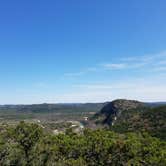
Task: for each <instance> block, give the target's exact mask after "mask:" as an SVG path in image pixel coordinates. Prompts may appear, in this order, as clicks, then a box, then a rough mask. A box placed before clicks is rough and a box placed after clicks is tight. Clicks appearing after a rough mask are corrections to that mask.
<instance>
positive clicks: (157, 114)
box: [91, 100, 166, 140]
mask: <svg viewBox="0 0 166 166" xmlns="http://www.w3.org/2000/svg"><path fill="white" fill-rule="evenodd" d="M91 120H92V122H94V123H96V125H100V126H107V127H110V128H111V129H112V130H114V131H116V132H119V133H125V132H148V133H150V134H151V135H152V136H155V137H158V138H160V139H164V140H166V105H163V104H159V106H158V104H155V105H154V104H153V106H152V105H149V104H147V103H142V102H139V101H134V100H115V101H112V102H110V103H107V104H106V105H105V106H104V107H103V108H102V109H101V111H99V112H98V113H96V114H95V115H94V116H93V117H92V119H91Z"/></svg>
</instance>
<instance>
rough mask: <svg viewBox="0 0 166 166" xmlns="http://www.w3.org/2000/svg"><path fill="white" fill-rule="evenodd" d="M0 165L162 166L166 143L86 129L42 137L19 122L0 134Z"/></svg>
mask: <svg viewBox="0 0 166 166" xmlns="http://www.w3.org/2000/svg"><path fill="white" fill-rule="evenodd" d="M0 134H1V136H0V165H2V166H10V165H16V166H28V165H30V166H45V165H46V166H54V165H55V166H100V165H101V166H107V165H108V166H110V165H111V166H148V165H150V166H165V165H166V143H165V142H164V141H161V140H159V139H157V138H154V137H151V136H149V135H148V134H146V133H142V134H140V133H137V134H135V133H127V134H117V133H114V132H112V131H108V130H96V131H92V130H88V129H87V130H85V131H84V133H83V134H82V135H77V134H74V133H72V132H71V131H67V133H66V134H59V135H56V136H55V135H52V134H48V133H47V134H45V133H44V131H43V130H42V129H41V128H40V127H39V126H38V125H36V124H26V123H24V122H21V123H20V124H19V125H17V126H16V127H7V126H6V128H4V129H1V131H0Z"/></svg>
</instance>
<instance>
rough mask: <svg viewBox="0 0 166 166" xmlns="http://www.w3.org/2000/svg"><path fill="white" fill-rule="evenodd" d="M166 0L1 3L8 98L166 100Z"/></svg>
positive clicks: (3, 99) (2, 85) (1, 82)
mask: <svg viewBox="0 0 166 166" xmlns="http://www.w3.org/2000/svg"><path fill="white" fill-rule="evenodd" d="M165 18H166V2H165V0H157V1H156V0H146V1H145V0H139V1H138V0H125V1H124V0H103V1H101V0H91V1H89V0H84V1H82V0H70V1H69V0H61V1H58V0H48V1H44V0H40V1H39V0H35V1H34V0H29V1H21V0H15V1H13V0H7V1H1V2H0V104H11V103H12V104H22V103H24V104H30V103H44V102H49V103H57V102H103V101H110V100H113V99H116V98H128V99H137V100H141V101H164V100H166V45H165V43H166V21H165Z"/></svg>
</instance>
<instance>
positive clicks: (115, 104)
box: [94, 99, 145, 125]
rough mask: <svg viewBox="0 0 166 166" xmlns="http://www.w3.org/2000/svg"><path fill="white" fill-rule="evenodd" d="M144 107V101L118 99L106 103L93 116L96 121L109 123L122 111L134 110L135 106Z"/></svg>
mask: <svg viewBox="0 0 166 166" xmlns="http://www.w3.org/2000/svg"><path fill="white" fill-rule="evenodd" d="M142 107H145V104H144V103H141V102H139V101H135V100H125V99H118V100H114V101H112V102H109V103H106V105H105V106H104V107H103V108H102V109H101V111H100V112H99V113H97V114H96V115H95V116H94V120H95V122H96V123H102V124H108V125H111V124H112V123H113V121H114V120H115V119H117V117H118V116H120V114H121V112H122V111H125V110H134V109H137V108H142Z"/></svg>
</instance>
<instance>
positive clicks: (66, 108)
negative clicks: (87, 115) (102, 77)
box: [0, 103, 104, 113]
mask: <svg viewBox="0 0 166 166" xmlns="http://www.w3.org/2000/svg"><path fill="white" fill-rule="evenodd" d="M103 106H104V103H85V104H81V103H76V104H75V103H73V104H65V103H64V104H47V103H44V104H32V105H0V111H18V112H31V113H37V112H38V113H42V112H43V113H47V112H79V111H80V112H89V111H92V112H98V111H100V109H101V108H102V107H103Z"/></svg>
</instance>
